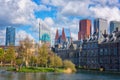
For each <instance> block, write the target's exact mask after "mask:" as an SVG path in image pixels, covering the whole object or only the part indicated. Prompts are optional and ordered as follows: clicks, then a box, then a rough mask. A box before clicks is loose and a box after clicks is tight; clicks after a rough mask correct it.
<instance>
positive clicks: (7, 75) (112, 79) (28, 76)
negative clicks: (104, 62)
mask: <svg viewBox="0 0 120 80" xmlns="http://www.w3.org/2000/svg"><path fill="white" fill-rule="evenodd" d="M0 80H120V74H110V73H109V74H108V73H99V72H91V71H79V72H78V73H74V74H63V73H23V72H21V73H18V72H8V71H4V70H0Z"/></svg>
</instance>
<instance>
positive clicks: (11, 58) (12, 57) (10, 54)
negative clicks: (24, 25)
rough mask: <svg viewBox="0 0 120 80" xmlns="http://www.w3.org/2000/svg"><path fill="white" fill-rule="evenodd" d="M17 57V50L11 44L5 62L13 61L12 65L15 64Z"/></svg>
mask: <svg viewBox="0 0 120 80" xmlns="http://www.w3.org/2000/svg"><path fill="white" fill-rule="evenodd" d="M15 58H16V52H15V49H14V47H13V46H9V47H8V49H7V50H6V53H5V55H4V59H5V62H7V63H11V65H13V64H14V63H15Z"/></svg>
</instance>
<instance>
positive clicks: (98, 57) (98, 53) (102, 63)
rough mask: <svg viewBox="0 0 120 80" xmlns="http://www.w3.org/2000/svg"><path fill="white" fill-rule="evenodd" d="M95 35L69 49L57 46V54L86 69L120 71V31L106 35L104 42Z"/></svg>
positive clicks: (74, 42)
mask: <svg viewBox="0 0 120 80" xmlns="http://www.w3.org/2000/svg"><path fill="white" fill-rule="evenodd" d="M95 35H96V34H93V36H92V37H90V38H89V39H84V40H80V41H73V42H72V43H71V44H70V46H69V48H59V47H57V46H55V49H54V51H55V53H56V54H57V55H59V56H60V57H61V58H62V59H63V60H65V59H68V60H71V61H72V62H73V63H74V64H75V65H76V66H81V67H82V68H85V69H101V68H102V69H104V70H106V71H120V31H117V32H114V33H112V34H110V35H108V34H104V35H103V37H104V38H103V39H102V40H100V41H99V40H98V38H97V37H96V36H95Z"/></svg>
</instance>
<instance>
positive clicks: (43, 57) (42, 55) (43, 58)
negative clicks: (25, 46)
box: [38, 44, 48, 67]
mask: <svg viewBox="0 0 120 80" xmlns="http://www.w3.org/2000/svg"><path fill="white" fill-rule="evenodd" d="M47 62H48V48H47V46H46V44H43V45H42V47H40V49H39V50H38V63H39V64H40V66H42V67H43V66H46V67H47Z"/></svg>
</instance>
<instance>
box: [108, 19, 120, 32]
mask: <svg viewBox="0 0 120 80" xmlns="http://www.w3.org/2000/svg"><path fill="white" fill-rule="evenodd" d="M116 30H117V31H120V22H118V21H111V22H110V34H111V33H112V32H114V31H116Z"/></svg>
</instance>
